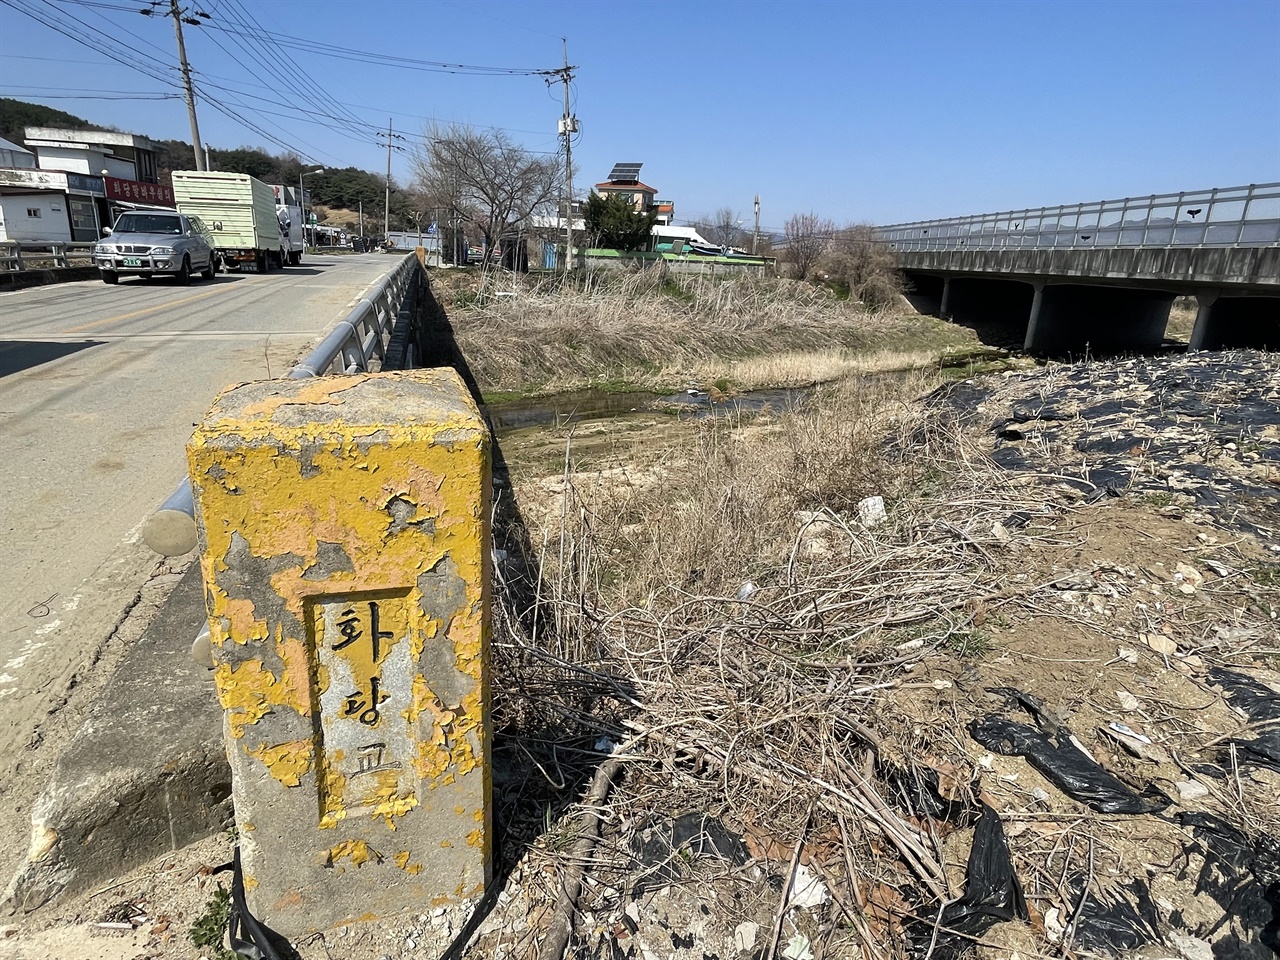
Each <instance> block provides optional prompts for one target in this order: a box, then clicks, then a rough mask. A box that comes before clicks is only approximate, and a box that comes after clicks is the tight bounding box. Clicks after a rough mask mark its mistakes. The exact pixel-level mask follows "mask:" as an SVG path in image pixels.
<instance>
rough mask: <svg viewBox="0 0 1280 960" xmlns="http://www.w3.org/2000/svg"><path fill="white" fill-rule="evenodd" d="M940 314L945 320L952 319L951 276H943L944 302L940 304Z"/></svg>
mask: <svg viewBox="0 0 1280 960" xmlns="http://www.w3.org/2000/svg"><path fill="white" fill-rule="evenodd" d="M938 316H939V317H941V318H942V319H943V320H950V319H951V277H949V276H947V277H943V278H942V302H941V303H940V304H939V305H938Z"/></svg>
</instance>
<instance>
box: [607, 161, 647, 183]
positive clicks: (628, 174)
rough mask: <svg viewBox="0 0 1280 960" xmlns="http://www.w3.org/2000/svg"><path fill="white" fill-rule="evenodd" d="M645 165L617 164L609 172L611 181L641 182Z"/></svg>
mask: <svg viewBox="0 0 1280 960" xmlns="http://www.w3.org/2000/svg"><path fill="white" fill-rule="evenodd" d="M643 166H644V164H643V163H615V164H614V165H613V169H612V170H611V171H609V179H610V180H639V179H640V168H641V167H643Z"/></svg>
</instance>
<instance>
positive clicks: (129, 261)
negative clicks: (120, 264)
mask: <svg viewBox="0 0 1280 960" xmlns="http://www.w3.org/2000/svg"><path fill="white" fill-rule="evenodd" d="M124 265H125V266H126V267H140V266H142V258H141V257H125V258H124Z"/></svg>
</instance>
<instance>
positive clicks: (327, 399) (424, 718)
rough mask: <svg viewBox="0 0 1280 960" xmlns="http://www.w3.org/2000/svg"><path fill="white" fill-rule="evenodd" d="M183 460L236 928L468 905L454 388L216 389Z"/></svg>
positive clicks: (479, 484)
mask: <svg viewBox="0 0 1280 960" xmlns="http://www.w3.org/2000/svg"><path fill="white" fill-rule="evenodd" d="M188 459H189V464H190V468H191V480H192V484H193V487H194V491H195V503H196V517H197V522H198V525H199V530H200V546H201V551H202V553H201V564H202V572H203V574H204V581H205V589H206V598H207V603H208V610H209V627H210V634H211V641H212V650H213V658H214V662H215V664H216V667H215V680H216V683H217V689H218V697H219V700H220V702H221V703H222V706H223V709H224V716H225V724H224V730H225V735H226V737H227V753H228V756H229V758H230V760H231V768H232V776H233V793H232V795H233V798H234V801H235V812H236V823H237V826H238V828H239V838H240V839H239V842H240V846H241V859H242V864H243V868H244V873H245V883H246V888H247V891H248V897H249V906H250V909H251V910H252V911H253V912H254V913H255V914H256V915H257V916H258V917H259V918H260V919H262V920H264V921H265V922H266V923H267V924H268V925H269V926H271V927H272V928H274V929H275V930H277V931H278V932H279V933H281V934H284V935H286V936H297V935H301V934H305V933H308V932H311V931H316V930H322V929H327V928H330V927H333V926H335V925H338V924H344V923H350V922H352V921H355V920H357V919H373V918H379V917H385V916H390V915H394V914H397V913H401V912H403V911H407V910H412V911H414V912H416V913H420V912H422V911H423V910H424V909H425V908H426V907H427V905H441V904H444V903H451V904H459V905H465V904H467V903H468V902H470V901H472V900H474V899H475V898H478V897H479V896H481V895H482V894H483V892H484V890H485V887H486V885H487V884H488V883H489V882H490V879H491V875H492V874H491V852H490V843H491V829H492V820H491V806H490V786H489V784H490V777H489V755H490V730H489V691H488V644H489V611H488V603H489V596H488V582H489V576H488V574H489V570H488V567H489V529H488V517H489V498H490V487H489V484H490V446H489V434H488V431H487V428H486V427H485V423H484V420H483V419H482V418H481V416H480V412H479V410H478V409H477V408H476V406H475V404H474V403H473V402H472V400H471V398H470V396H469V394H468V393H467V390H466V387H465V386H464V385H463V383H462V380H461V379H460V378H459V377H458V375H457V374H456V373H455V372H454V371H452V370H447V369H439V370H419V371H406V372H398V373H383V374H371V375H360V376H333V377H322V378H312V379H292V380H274V381H265V382H259V383H251V384H244V385H241V386H238V387H233V388H231V389H229V390H228V391H227V392H225V393H223V394H222V395H221V396H220V397H219V398H218V399H217V400H216V401H215V404H214V407H213V409H212V410H211V411H210V413H209V414H208V415H207V416H206V417H205V419H204V421H203V423H202V424H201V425H200V426H199V428H198V429H197V430H196V432H195V435H194V436H193V437H192V439H191V443H190V446H189V447H188Z"/></svg>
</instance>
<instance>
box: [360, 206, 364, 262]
mask: <svg viewBox="0 0 1280 960" xmlns="http://www.w3.org/2000/svg"><path fill="white" fill-rule="evenodd" d="M360 252H361V253H364V201H363V200H361V201H360Z"/></svg>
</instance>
